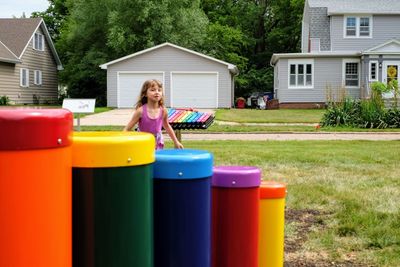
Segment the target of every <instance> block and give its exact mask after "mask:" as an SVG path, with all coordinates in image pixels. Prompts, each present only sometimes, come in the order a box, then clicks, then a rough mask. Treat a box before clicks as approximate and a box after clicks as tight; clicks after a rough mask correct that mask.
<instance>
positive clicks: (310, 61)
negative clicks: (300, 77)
mask: <svg viewBox="0 0 400 267" xmlns="http://www.w3.org/2000/svg"><path fill="white" fill-rule="evenodd" d="M293 64H294V65H296V80H297V65H299V64H303V65H307V64H311V85H303V86H293V85H290V65H293ZM306 68H307V67H306ZM306 68H304V73H306ZM287 70H288V80H287V84H288V88H289V89H314V59H289V60H288V66H287ZM304 77H306V76H304ZM305 79H306V78H305ZM305 79H304V83H305V81H306V80H305Z"/></svg>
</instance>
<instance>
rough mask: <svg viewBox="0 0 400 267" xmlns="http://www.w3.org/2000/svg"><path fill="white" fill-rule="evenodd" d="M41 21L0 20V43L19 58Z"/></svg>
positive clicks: (35, 19) (34, 19) (38, 19)
mask: <svg viewBox="0 0 400 267" xmlns="http://www.w3.org/2000/svg"><path fill="white" fill-rule="evenodd" d="M41 20H42V19H41V18H33V19H0V41H2V42H3V44H4V45H5V46H7V47H8V48H9V49H10V50H11V51H12V52H13V53H14V54H15V55H16V56H17V57H21V54H22V52H23V51H24V50H25V47H26V45H27V43H28V42H29V41H30V39H31V37H32V33H33V32H35V30H36V29H37V28H38V26H39V23H40V22H41Z"/></svg>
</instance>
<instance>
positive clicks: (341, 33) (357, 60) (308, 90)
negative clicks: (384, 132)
mask: <svg viewBox="0 0 400 267" xmlns="http://www.w3.org/2000/svg"><path fill="white" fill-rule="evenodd" d="M399 26H400V1H399V0H306V1H305V5H304V13H303V21H302V38H301V40H302V42H301V50H302V51H301V53H288V54H274V55H273V56H272V58H271V62H270V63H271V65H272V66H273V67H274V91H275V97H276V98H278V99H279V103H280V106H281V107H313V106H314V107H315V106H316V105H318V104H320V105H323V104H325V103H326V101H327V99H328V98H329V97H330V96H331V92H335V91H336V92H337V91H341V90H344V91H345V92H346V94H347V95H349V96H352V97H354V98H364V97H368V96H369V94H370V84H371V83H372V82H373V81H382V82H385V83H387V82H388V81H390V80H391V79H396V80H398V79H399V70H400V27H399Z"/></svg>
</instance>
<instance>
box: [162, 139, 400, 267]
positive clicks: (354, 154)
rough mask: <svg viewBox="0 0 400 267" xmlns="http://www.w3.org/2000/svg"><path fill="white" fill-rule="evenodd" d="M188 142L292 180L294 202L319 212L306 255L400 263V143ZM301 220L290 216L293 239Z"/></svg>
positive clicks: (224, 160) (218, 161)
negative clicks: (293, 219)
mask: <svg viewBox="0 0 400 267" xmlns="http://www.w3.org/2000/svg"><path fill="white" fill-rule="evenodd" d="M184 145H185V148H195V149H205V150H208V151H210V152H212V153H213V155H214V157H215V165H252V166H257V167H259V168H261V169H262V173H263V179H271V180H277V181H282V182H285V183H287V184H288V195H287V209H290V210H297V211H302V210H311V211H315V212H316V213H315V214H316V215H315V217H316V218H313V219H315V221H316V222H318V223H316V224H315V225H313V226H312V227H311V228H310V232H308V233H307V240H306V241H305V243H304V244H303V245H302V247H301V255H303V256H304V255H313V256H312V257H313V258H314V260H318V259H321V258H323V259H324V260H325V261H326V262H335V263H342V264H345V263H346V261H345V260H346V259H349V258H351V259H352V260H353V264H354V262H356V263H358V264H360V265H357V266H400V257H399V255H400V204H399V203H400V171H399V168H400V164H399V152H400V142H398V141H287V142H282V141H265V142H262V141H184ZM168 146H169V147H171V143H168ZM232 155H234V156H232ZM299 225H300V222H296V220H295V221H292V222H290V223H288V222H287V223H286V226H285V227H286V235H287V236H286V239H287V240H293V239H294V240H296V235H298V232H299ZM305 257H307V256H305ZM353 264H350V265H343V266H354V265H353ZM324 266H325V265H324ZM326 266H327V265H326Z"/></svg>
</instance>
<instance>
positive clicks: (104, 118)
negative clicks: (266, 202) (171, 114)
mask: <svg viewBox="0 0 400 267" xmlns="http://www.w3.org/2000/svg"><path fill="white" fill-rule="evenodd" d="M201 111H203V112H213V111H212V110H201ZM132 114H133V109H113V110H111V111H107V112H102V113H97V114H93V115H88V116H86V117H83V118H81V119H80V125H81V126H86V125H87V126H92V125H113V126H114V125H116V126H123V125H126V124H127V123H128V121H129V120H130V118H131V116H132ZM218 123H223V122H218ZM74 124H75V125H77V121H76V119H75V121H74ZM225 124H231V125H234V124H235V123H229V122H225ZM246 125H266V126H268V125H269V126H274V125H277V124H275V123H268V124H266V123H260V124H250V123H248V124H246ZM278 125H280V124H278ZM285 125H315V124H285ZM166 138H168V136H166ZM182 140H183V141H185V140H282V141H285V140H400V132H396V133H389V132H384V133H377V132H368V133H367V132H363V133H360V132H358V133H354V132H351V133H349V132H347V133H343V132H332V133H327V132H315V133H308V132H307V133H305V132H304V133H302V132H294V133H221V134H218V133H207V134H206V133H202V131H201V130H198V131H196V133H190V134H189V133H185V131H182Z"/></svg>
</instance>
